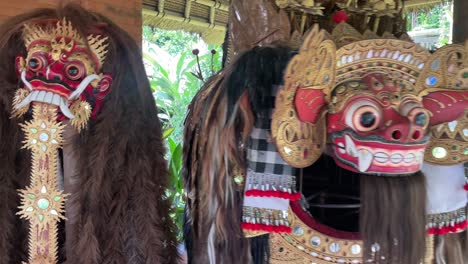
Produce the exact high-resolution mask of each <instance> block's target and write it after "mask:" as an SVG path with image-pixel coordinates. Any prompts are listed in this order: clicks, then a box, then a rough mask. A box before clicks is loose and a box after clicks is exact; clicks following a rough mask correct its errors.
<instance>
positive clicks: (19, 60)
mask: <svg viewBox="0 0 468 264" xmlns="http://www.w3.org/2000/svg"><path fill="white" fill-rule="evenodd" d="M15 68H16V74H17V76H18V78H20V77H21V72H22V71H23V70H24V69H26V61H25V59H24V57H23V56H16V59H15Z"/></svg>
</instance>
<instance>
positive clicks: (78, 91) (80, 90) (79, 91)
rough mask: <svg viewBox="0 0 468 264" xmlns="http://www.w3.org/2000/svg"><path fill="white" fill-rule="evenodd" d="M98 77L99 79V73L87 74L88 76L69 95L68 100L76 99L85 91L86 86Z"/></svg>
mask: <svg viewBox="0 0 468 264" xmlns="http://www.w3.org/2000/svg"><path fill="white" fill-rule="evenodd" d="M96 79H99V76H98V75H97V74H91V75H88V76H86V78H84V80H83V81H82V82H81V83H80V85H78V87H77V88H76V90H75V91H74V92H73V93H72V94H70V96H69V97H68V100H70V101H71V100H75V99H77V98H78V96H80V95H81V94H82V93H83V91H84V90H85V89H86V87H87V86H88V85H89V84H90V83H91V82H92V81H94V80H96Z"/></svg>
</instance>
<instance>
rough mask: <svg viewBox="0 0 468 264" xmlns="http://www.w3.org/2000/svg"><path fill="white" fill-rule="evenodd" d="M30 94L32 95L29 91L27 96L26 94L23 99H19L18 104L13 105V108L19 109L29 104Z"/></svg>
mask: <svg viewBox="0 0 468 264" xmlns="http://www.w3.org/2000/svg"><path fill="white" fill-rule="evenodd" d="M32 95H33V93H30V94H29V95H28V96H26V98H24V99H23V101H21V103H19V104H18V105H17V106H16V107H15V109H16V110H19V109H21V108H23V107H25V106H27V105H28V104H30V103H31V98H32Z"/></svg>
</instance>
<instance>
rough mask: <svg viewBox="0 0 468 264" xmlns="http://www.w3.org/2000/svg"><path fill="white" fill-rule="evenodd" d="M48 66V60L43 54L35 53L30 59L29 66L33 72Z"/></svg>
mask: <svg viewBox="0 0 468 264" xmlns="http://www.w3.org/2000/svg"><path fill="white" fill-rule="evenodd" d="M46 66H47V60H46V59H45V58H44V56H42V55H33V56H32V57H31V58H30V59H29V60H28V68H29V69H30V70H31V71H33V72H38V71H40V70H41V69H43V68H45V67H46Z"/></svg>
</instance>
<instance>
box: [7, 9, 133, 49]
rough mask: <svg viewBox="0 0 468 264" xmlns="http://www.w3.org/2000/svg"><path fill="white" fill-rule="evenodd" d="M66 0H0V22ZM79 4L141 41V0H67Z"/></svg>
mask: <svg viewBox="0 0 468 264" xmlns="http://www.w3.org/2000/svg"><path fill="white" fill-rule="evenodd" d="M66 1H67V0H21V1H6V0H5V1H4V0H0V23H2V21H4V20H5V19H7V18H9V17H12V16H15V15H18V14H21V13H24V12H27V11H30V10H32V9H34V8H41V7H56V6H57V5H59V4H60V3H63V2H66ZM68 1H70V2H76V3H79V4H81V5H82V6H83V7H85V8H86V9H89V10H91V11H95V12H98V13H101V14H103V15H105V16H107V17H108V18H110V19H111V20H113V21H114V22H115V23H116V24H117V25H119V26H120V27H122V28H123V29H124V30H126V31H127V32H129V33H130V35H132V36H133V37H134V38H135V40H136V41H137V42H138V43H140V42H141V30H142V0H68Z"/></svg>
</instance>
